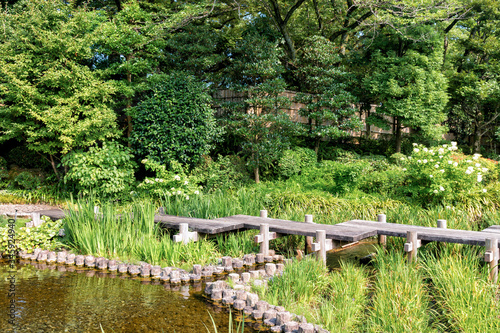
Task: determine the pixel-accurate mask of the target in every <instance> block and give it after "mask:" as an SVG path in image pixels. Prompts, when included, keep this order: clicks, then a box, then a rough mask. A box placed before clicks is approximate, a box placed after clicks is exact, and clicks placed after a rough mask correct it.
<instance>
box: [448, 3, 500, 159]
mask: <svg viewBox="0 0 500 333" xmlns="http://www.w3.org/2000/svg"><path fill="white" fill-rule="evenodd" d="M473 9H474V12H475V13H476V15H473V16H472V17H471V18H469V19H468V20H465V21H461V22H460V23H458V24H457V25H456V28H455V29H454V30H453V31H452V32H451V33H452V34H454V35H456V36H457V37H461V38H456V37H455V38H454V40H455V42H453V44H452V47H451V50H450V51H451V52H450V55H449V59H450V64H451V65H454V66H453V67H451V68H449V69H448V71H447V75H448V77H449V80H450V88H449V92H450V96H451V98H450V103H449V105H448V110H449V121H448V123H449V125H450V128H451V131H452V132H453V133H454V134H455V135H457V137H458V138H459V139H461V140H464V141H466V140H467V139H468V138H469V137H470V138H471V140H470V141H469V144H470V146H471V148H472V150H473V151H474V152H476V153H480V151H481V141H482V139H483V137H485V136H487V135H489V137H490V139H493V138H494V137H495V134H494V133H495V131H496V127H497V126H498V124H499V120H500V118H499V116H500V76H499V73H500V61H499V60H500V42H499V40H500V39H499V37H500V29H499V28H498V27H499V24H500V9H499V8H498V4H497V3H496V2H491V1H488V0H483V1H478V2H476V6H475V7H474V8H473ZM448 67H449V66H448Z"/></svg>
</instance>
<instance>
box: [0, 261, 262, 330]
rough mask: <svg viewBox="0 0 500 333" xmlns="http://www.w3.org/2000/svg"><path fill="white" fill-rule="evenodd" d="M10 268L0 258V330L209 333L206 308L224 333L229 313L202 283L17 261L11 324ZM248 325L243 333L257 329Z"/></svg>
mask: <svg viewBox="0 0 500 333" xmlns="http://www.w3.org/2000/svg"><path fill="white" fill-rule="evenodd" d="M45 266H46V265H45ZM10 271H11V270H10V269H9V267H8V265H7V263H6V262H5V261H0V309H2V310H1V311H0V331H1V332H106V333H108V332H168V333H171V332H172V333H173V332H179V333H181V332H182V333H184V332H207V329H206V328H205V326H204V324H205V325H207V327H208V328H209V329H210V332H213V331H214V329H213V325H212V321H211V319H210V316H209V311H210V314H211V315H212V317H213V318H214V321H215V323H216V325H217V330H218V332H228V320H229V315H228V312H227V311H225V310H223V309H221V308H218V307H216V306H213V305H212V304H210V303H209V302H207V301H206V299H205V298H204V297H203V289H202V288H204V285H202V284H201V283H200V284H198V285H190V286H187V285H185V286H177V287H172V286H170V285H168V284H163V283H160V282H159V281H157V282H151V281H141V280H140V279H132V278H130V277H128V276H127V277H125V276H120V275H117V274H111V273H103V272H99V271H96V270H91V269H84V268H82V269H81V270H77V271H68V270H67V267H65V266H55V265H51V266H47V269H39V268H37V267H34V265H32V264H30V263H29V262H23V263H22V264H21V263H18V264H17V265H16V270H15V273H14V276H15V281H16V283H15V297H14V299H15V315H16V318H15V323H16V325H15V326H13V325H12V324H10V323H9V322H8V320H9V317H8V307H9V304H10V300H11V298H9V296H8V291H9V281H8V279H9V276H11V275H12V274H11V273H9V272H10ZM78 271H80V272H78ZM113 277H114V278H113ZM250 326H251V324H250V323H248V324H246V325H245V332H247V333H249V332H257V331H256V330H254V329H252V328H251V327H250ZM101 327H102V330H101Z"/></svg>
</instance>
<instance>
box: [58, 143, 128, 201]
mask: <svg viewBox="0 0 500 333" xmlns="http://www.w3.org/2000/svg"><path fill="white" fill-rule="evenodd" d="M62 162H63V165H64V166H66V167H68V168H69V170H68V172H67V174H66V175H65V177H64V180H65V181H67V182H73V183H74V184H76V186H77V189H79V190H80V191H81V192H82V193H84V194H89V193H91V192H93V193H94V194H96V195H103V196H115V195H117V194H119V193H120V192H123V191H125V190H127V189H128V188H129V187H130V185H131V184H132V183H133V182H134V168H135V167H136V164H135V162H134V161H133V155H132V154H131V152H130V149H128V148H126V147H124V146H122V145H120V144H119V143H117V142H115V141H111V142H103V144H102V147H99V146H97V145H96V146H92V147H90V148H89V150H88V151H75V152H73V153H71V154H68V155H66V156H65V157H64V158H63V161H62Z"/></svg>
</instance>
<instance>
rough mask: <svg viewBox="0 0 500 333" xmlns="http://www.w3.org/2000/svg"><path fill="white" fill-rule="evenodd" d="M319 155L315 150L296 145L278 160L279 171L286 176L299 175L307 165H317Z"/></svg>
mask: <svg viewBox="0 0 500 333" xmlns="http://www.w3.org/2000/svg"><path fill="white" fill-rule="evenodd" d="M317 159H318V157H317V156H316V153H315V152H314V150H311V149H308V148H303V147H295V148H293V149H289V150H285V151H284V152H283V156H281V158H280V159H279V162H278V170H279V171H278V172H279V174H280V175H282V176H284V177H287V178H289V177H292V176H295V175H298V174H299V173H300V172H301V171H302V169H304V168H305V167H308V166H311V165H316V162H317Z"/></svg>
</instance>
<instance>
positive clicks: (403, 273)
mask: <svg viewBox="0 0 500 333" xmlns="http://www.w3.org/2000/svg"><path fill="white" fill-rule="evenodd" d="M375 265H376V268H377V275H376V282H375V295H374V299H373V306H372V307H371V308H370V310H369V316H368V322H367V329H366V331H367V332H430V331H433V329H432V327H431V326H430V325H429V323H430V319H431V317H430V316H429V312H430V308H429V305H430V304H429V298H428V295H427V293H426V290H425V286H424V283H423V276H422V273H421V272H420V271H419V270H418V269H416V267H415V266H414V265H408V263H407V262H406V260H405V258H404V257H403V256H402V255H401V253H397V252H395V251H391V252H389V253H383V250H380V251H379V253H378V254H377V257H376V262H375Z"/></svg>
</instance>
